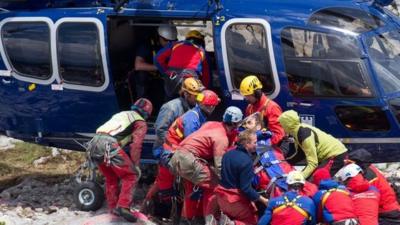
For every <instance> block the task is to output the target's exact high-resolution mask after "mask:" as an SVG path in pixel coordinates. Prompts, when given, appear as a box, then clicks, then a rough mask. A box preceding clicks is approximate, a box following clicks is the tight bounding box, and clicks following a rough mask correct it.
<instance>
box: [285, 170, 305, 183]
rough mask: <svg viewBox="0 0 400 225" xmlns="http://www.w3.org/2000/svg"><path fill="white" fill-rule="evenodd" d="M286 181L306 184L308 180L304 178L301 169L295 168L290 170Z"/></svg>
mask: <svg viewBox="0 0 400 225" xmlns="http://www.w3.org/2000/svg"><path fill="white" fill-rule="evenodd" d="M286 183H287V184H289V185H292V184H296V183H300V184H303V185H304V184H305V183H306V180H305V179H304V176H303V174H301V172H300V171H297V170H293V171H290V172H289V173H288V175H287V177H286Z"/></svg>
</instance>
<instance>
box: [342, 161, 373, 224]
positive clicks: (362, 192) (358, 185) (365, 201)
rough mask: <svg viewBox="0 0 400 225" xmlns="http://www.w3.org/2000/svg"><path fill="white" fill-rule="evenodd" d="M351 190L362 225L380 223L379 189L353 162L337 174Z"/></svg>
mask: <svg viewBox="0 0 400 225" xmlns="http://www.w3.org/2000/svg"><path fill="white" fill-rule="evenodd" d="M335 177H336V178H338V179H339V180H340V181H341V182H343V183H344V184H345V185H346V187H347V189H349V191H350V192H351V198H352V200H353V205H354V212H355V214H356V215H357V216H358V219H359V221H360V225H378V224H379V223H378V212H379V197H380V194H379V191H378V189H377V188H376V187H374V186H372V185H370V184H369V183H368V181H367V180H366V179H365V178H364V176H363V175H362V169H361V167H359V166H358V165H357V164H355V163H351V164H348V165H346V166H345V167H343V168H342V169H340V170H339V171H338V172H337V173H336V175H335Z"/></svg>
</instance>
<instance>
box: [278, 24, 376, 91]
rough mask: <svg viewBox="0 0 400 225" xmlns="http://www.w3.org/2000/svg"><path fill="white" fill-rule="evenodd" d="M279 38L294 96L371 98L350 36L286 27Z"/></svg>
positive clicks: (355, 43)
mask: <svg viewBox="0 0 400 225" xmlns="http://www.w3.org/2000/svg"><path fill="white" fill-rule="evenodd" d="M281 38H282V46H283V54H284V60H285V67H286V73H287V76H288V80H289V89H290V91H291V93H292V94H293V95H295V96H307V97H313V96H321V97H337V96H340V97H371V96H372V91H371V88H370V85H369V84H370V82H369V80H368V78H367V75H366V74H365V70H364V69H363V67H362V61H361V59H360V57H361V56H360V50H359V47H358V44H357V40H356V39H355V38H354V37H353V36H348V35H334V34H327V33H322V32H314V31H308V30H302V29H294V28H287V29H284V30H283V31H282V34H281Z"/></svg>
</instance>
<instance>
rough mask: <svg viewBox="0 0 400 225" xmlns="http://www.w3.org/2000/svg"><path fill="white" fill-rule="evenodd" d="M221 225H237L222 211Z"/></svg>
mask: <svg viewBox="0 0 400 225" xmlns="http://www.w3.org/2000/svg"><path fill="white" fill-rule="evenodd" d="M219 225H235V222H233V221H232V220H231V219H230V218H229V217H228V216H227V215H225V214H223V213H221V218H220V219H219Z"/></svg>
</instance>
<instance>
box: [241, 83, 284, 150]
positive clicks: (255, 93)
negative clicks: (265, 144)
mask: <svg viewBox="0 0 400 225" xmlns="http://www.w3.org/2000/svg"><path fill="white" fill-rule="evenodd" d="M262 87H263V86H262V84H261V82H260V80H259V79H258V78H257V77H256V76H254V75H250V76H247V77H245V78H244V79H243V80H242V82H241V83H240V94H242V95H243V96H244V98H245V99H246V101H247V102H248V103H249V105H248V106H247V108H246V113H245V115H246V116H249V115H251V114H253V113H255V112H260V115H261V117H262V121H263V123H264V127H266V128H268V130H269V131H271V132H272V137H271V144H272V145H273V146H278V147H279V145H280V144H281V141H282V139H283V137H284V136H285V132H284V130H283V128H282V126H281V125H280V123H279V122H278V117H279V116H280V115H281V114H282V109H281V107H280V106H279V105H278V104H277V103H276V102H274V101H273V100H271V99H269V98H268V97H267V96H266V95H265V94H264V93H263V92H262Z"/></svg>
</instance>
